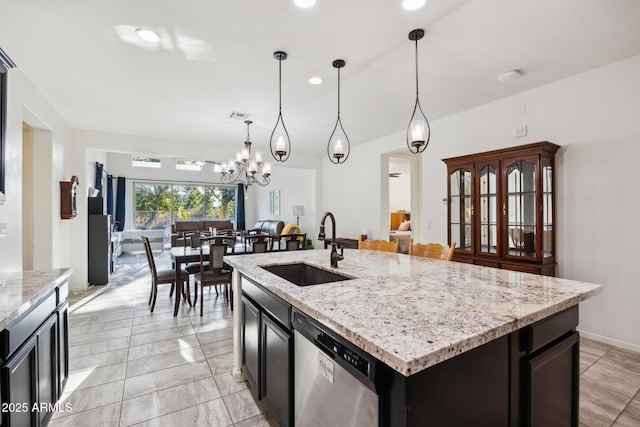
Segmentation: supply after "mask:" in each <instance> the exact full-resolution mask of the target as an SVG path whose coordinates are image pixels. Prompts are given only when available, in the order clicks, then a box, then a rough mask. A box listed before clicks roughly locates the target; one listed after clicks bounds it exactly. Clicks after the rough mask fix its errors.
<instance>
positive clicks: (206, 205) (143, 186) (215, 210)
mask: <svg viewBox="0 0 640 427" xmlns="http://www.w3.org/2000/svg"><path fill="white" fill-rule="evenodd" d="M134 193H135V224H136V229H138V230H152V229H161V228H164V227H165V226H167V225H170V224H171V223H172V222H173V221H175V220H202V219H223V220H227V219H228V220H234V218H235V211H236V189H235V187H220V186H208V185H172V184H148V183H138V182H136V183H134Z"/></svg>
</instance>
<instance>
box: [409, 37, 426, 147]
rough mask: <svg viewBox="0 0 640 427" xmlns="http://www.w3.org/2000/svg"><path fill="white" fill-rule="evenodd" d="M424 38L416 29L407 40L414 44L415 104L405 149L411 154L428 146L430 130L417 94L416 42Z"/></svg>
mask: <svg viewBox="0 0 640 427" xmlns="http://www.w3.org/2000/svg"><path fill="white" fill-rule="evenodd" d="M422 37H424V30H421V29H417V30H413V31H411V32H410V33H409V40H412V41H415V42H416V103H415V105H414V107H413V114H412V115H411V120H409V127H407V147H409V151H411V152H412V153H413V154H418V153H422V152H423V151H424V150H425V149H426V148H427V145H429V138H430V137H431V128H430V127H429V121H428V120H427V117H426V116H425V115H424V113H423V112H422V107H421V106H420V98H419V92H418V40H420V39H421V38H422Z"/></svg>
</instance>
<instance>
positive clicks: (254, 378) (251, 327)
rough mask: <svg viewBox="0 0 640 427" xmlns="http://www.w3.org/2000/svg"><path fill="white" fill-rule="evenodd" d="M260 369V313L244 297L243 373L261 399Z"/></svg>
mask: <svg viewBox="0 0 640 427" xmlns="http://www.w3.org/2000/svg"><path fill="white" fill-rule="evenodd" d="M259 368H260V311H259V310H258V308H257V307H256V306H255V305H253V303H252V302H251V301H250V300H249V299H247V298H246V297H245V296H244V295H243V296H242V371H243V372H244V373H245V375H246V376H247V379H248V380H249V384H251V387H252V388H253V389H254V390H255V391H256V393H257V395H258V398H261V397H262V396H261V394H260V389H259V384H260V383H259V378H260V377H259V376H258V375H259Z"/></svg>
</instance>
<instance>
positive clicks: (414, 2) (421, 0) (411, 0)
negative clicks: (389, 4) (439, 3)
mask: <svg viewBox="0 0 640 427" xmlns="http://www.w3.org/2000/svg"><path fill="white" fill-rule="evenodd" d="M426 2H427V0H404V1H403V2H402V7H404V8H405V9H407V10H417V9H420V8H421V7H422V6H424V5H425V3H426Z"/></svg>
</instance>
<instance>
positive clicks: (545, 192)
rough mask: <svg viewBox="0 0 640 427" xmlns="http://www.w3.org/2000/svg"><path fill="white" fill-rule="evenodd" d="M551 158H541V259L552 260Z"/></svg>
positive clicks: (553, 220) (553, 207)
mask: <svg viewBox="0 0 640 427" xmlns="http://www.w3.org/2000/svg"><path fill="white" fill-rule="evenodd" d="M553 194H554V192H553V158H552V157H546V156H543V157H542V257H543V258H553V257H554V252H555V251H554V248H555V232H554V229H553V225H554V223H555V206H554V197H553Z"/></svg>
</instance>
